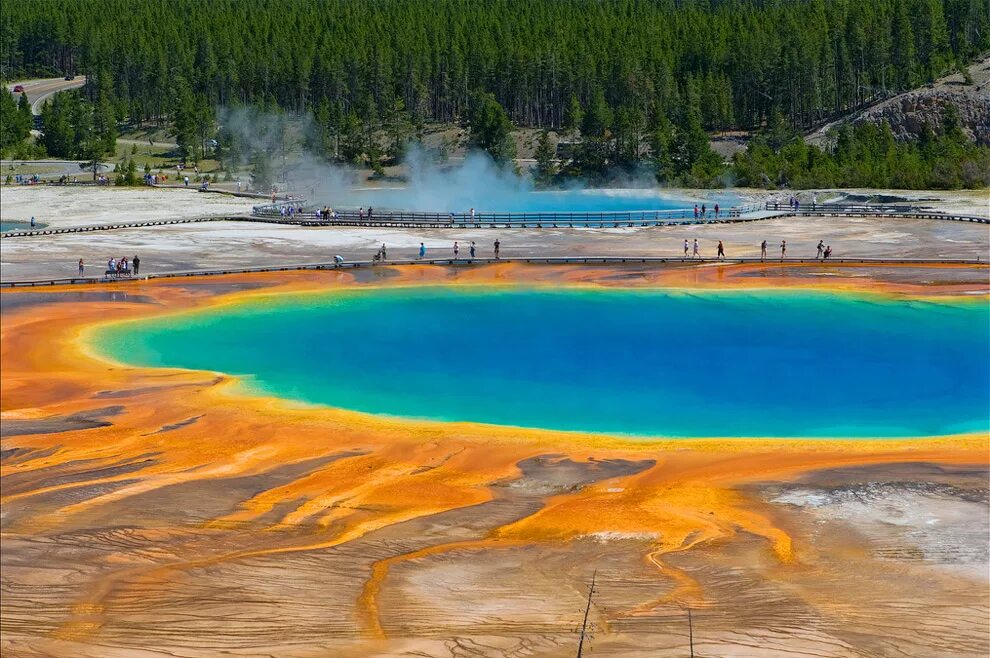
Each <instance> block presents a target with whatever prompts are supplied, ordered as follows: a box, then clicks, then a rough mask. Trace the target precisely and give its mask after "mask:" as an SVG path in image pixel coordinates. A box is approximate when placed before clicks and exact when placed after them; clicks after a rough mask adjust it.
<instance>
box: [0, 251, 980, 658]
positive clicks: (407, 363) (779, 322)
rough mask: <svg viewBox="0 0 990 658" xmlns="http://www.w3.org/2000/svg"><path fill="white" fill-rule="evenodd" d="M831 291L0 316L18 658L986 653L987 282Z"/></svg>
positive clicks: (102, 306) (551, 285) (354, 274)
mask: <svg viewBox="0 0 990 658" xmlns="http://www.w3.org/2000/svg"><path fill="white" fill-rule="evenodd" d="M811 271H814V270H809V269H808V268H800V267H799V268H793V267H789V266H781V265H775V264H766V265H762V264H755V265H719V266H716V267H701V268H695V267H688V268H684V267H674V268H655V267H649V266H644V267H638V266H604V267H595V266H578V267H568V266H526V265H517V264H498V265H485V266H467V267H453V268H452V267H443V266H430V265H424V266H396V267H392V266H381V267H378V268H375V269H373V270H366V271H365V270H354V271H343V270H342V271H324V272H296V273H292V272H285V273H277V274H253V275H250V274H249V275H236V276H226V277H216V278H210V279H206V280H201V279H190V280H183V279H176V280H158V281H147V282H143V283H141V284H138V285H133V284H126V283H121V284H109V285H107V286H103V287H101V288H100V290H98V291H96V290H82V291H79V290H63V289H59V288H49V289H46V290H45V291H44V292H38V291H32V290H28V291H12V292H6V293H4V297H3V301H4V323H3V327H2V331H3V343H2V345H3V359H4V373H3V377H4V379H3V382H4V416H3V420H4V444H3V446H4V451H5V452H4V458H5V462H4V480H3V482H4V490H3V496H4V497H3V509H4V515H3V524H4V526H3V527H4V535H3V540H4V577H5V581H4V587H5V589H4V596H3V600H2V605H3V620H4V633H3V642H4V649H5V651H4V653H5V655H6V654H8V653H10V655H31V656H34V655H72V656H101V657H102V656H131V655H146V654H147V652H148V651H149V647H154V649H152V653H151V654H150V655H156V653H155V652H159V653H160V652H162V651H165V652H167V653H172V654H174V655H196V656H213V655H221V654H224V653H235V654H236V653H242V654H244V655H262V654H270V655H278V656H316V655H339V656H366V655H389V656H391V655H396V656H398V655H438V656H439V655H453V656H456V655H460V653H459V652H460V650H459V649H457V648H456V647H458V646H469V647H475V648H477V647H481V648H478V649H477V650H476V651H475V650H474V649H472V651H474V652H475V653H476V654H477V655H486V656H487V655H491V656H501V655H515V654H517V653H519V652H524V653H531V654H533V655H542V656H570V655H574V650H575V645H576V637H575V633H574V628H576V627H578V626H579V625H581V624H582V613H583V610H584V606H585V605H586V602H587V584H588V582H589V581H590V578H591V576H592V573H593V572H596V571H597V580H596V582H597V583H598V584H597V586H596V591H595V593H594V595H593V606H592V608H591V611H590V618H591V623H592V624H594V626H595V628H596V629H598V630H596V636H597V638H596V639H595V643H594V651H595V653H596V654H600V655H615V656H681V655H685V652H686V651H688V650H689V649H690V647H689V646H688V645H689V637H688V632H687V628H686V625H685V624H686V620H685V616H684V615H685V612H686V609H688V608H690V609H691V610H692V613H693V620H694V622H693V623H694V624H695V626H694V631H693V632H694V634H695V635H694V638H695V639H694V642H695V644H694V648H695V650H697V651H698V654H699V655H722V654H726V655H739V656H784V655H794V654H795V653H804V654H806V655H817V656H849V657H860V656H868V655H869V656H872V655H894V654H902V655H903V654H907V655H958V656H977V655H982V654H984V653H985V652H986V650H987V647H988V644H987V641H986V636H985V633H984V630H985V627H984V624H983V620H985V616H986V614H987V606H986V601H985V574H984V573H983V572H984V570H985V565H986V564H987V554H986V535H987V534H988V533H990V528H988V527H987V524H986V523H985V522H984V521H985V515H984V514H983V511H984V510H985V506H986V500H985V488H984V481H985V468H986V450H987V444H986V443H987V439H986V432H987V426H988V419H987V406H986V398H987V395H988V381H987V370H986V368H985V367H984V366H985V364H986V363H987V360H988V355H987V350H988V347H987V340H986V335H987V331H988V321H990V319H988V311H987V304H986V299H987V298H986V291H985V290H984V289H983V288H982V284H980V283H978V281H979V276H982V274H981V273H980V272H979V271H978V272H977V274H978V277H977V278H976V279H973V278H971V277H970V271H968V270H960V269H958V268H956V269H953V268H952V267H945V268H941V269H931V270H927V271H922V270H919V269H917V268H915V269H912V270H911V272H913V274H912V275H911V278H922V277H923V278H924V279H926V280H927V281H929V283H927V284H924V285H922V284H917V283H910V282H905V281H904V278H905V277H904V276H903V274H901V273H899V272H897V271H892V272H888V273H883V272H879V271H877V270H872V269H870V268H866V269H863V268H858V269H857V268H851V269H849V268H838V269H836V270H835V271H833V272H832V274H833V276H830V277H828V278H827V279H824V280H822V279H819V278H816V277H809V276H808V274H809V273H810V272H811ZM984 273H985V272H984ZM864 275H865V276H866V277H867V278H864ZM947 335H951V336H952V340H951V341H949V342H947V341H945V340H944V337H945V336H947ZM864 583H868V586H867V585H865V584H864ZM918 583H923V586H924V589H925V594H924V596H923V597H921V596H918V589H917V588H918V587H919V585H918ZM950 620H951V625H952V627H953V632H952V633H951V634H947V633H946V632H945V630H944V629H945V627H946V625H947V624H950ZM877 625H881V626H883V627H884V628H886V629H888V630H887V631H885V632H884V633H877V632H876V631H875V628H876V627H877ZM908 629H910V630H908ZM25 647H27V649H25Z"/></svg>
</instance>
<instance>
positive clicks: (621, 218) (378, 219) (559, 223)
mask: <svg viewBox="0 0 990 658" xmlns="http://www.w3.org/2000/svg"><path fill="white" fill-rule="evenodd" d="M760 210H762V207H761V206H758V205H751V206H734V207H732V208H725V209H723V210H721V211H720V212H719V214H718V216H717V217H716V215H715V211H714V210H713V209H711V208H709V209H707V212H706V213H705V214H704V215H696V214H695V211H694V209H693V208H680V209H676V210H617V211H603V212H583V211H573V212H572V211H555V212H505V213H500V212H495V213H492V212H486V213H475V214H473V215H472V214H470V213H438V212H418V211H409V210H380V211H374V212H373V213H372V214H370V215H369V214H368V213H365V212H360V211H357V210H353V209H348V210H343V211H334V214H333V216H331V217H330V218H329V219H325V218H323V217H322V216H321V214H320V213H319V212H318V211H313V210H307V211H305V212H302V213H293V214H291V215H289V214H285V211H283V210H282V208H281V207H274V206H270V205H268V206H258V207H256V208H255V209H254V212H253V213H252V214H253V215H254V216H256V217H259V218H260V217H265V218H270V219H272V220H275V221H278V222H285V223H294V224H301V225H303V226H335V225H336V226H377V227H423V228H489V227H499V228H574V227H593V228H618V227H624V226H629V227H632V226H669V225H674V224H693V223H702V222H723V221H741V220H746V219H758V218H757V217H753V218H747V217H746V215H748V214H751V213H755V212H758V211H760Z"/></svg>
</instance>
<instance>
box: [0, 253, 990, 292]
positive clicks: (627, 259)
mask: <svg viewBox="0 0 990 658" xmlns="http://www.w3.org/2000/svg"><path fill="white" fill-rule="evenodd" d="M496 263H524V264H529V265H604V266H620V265H647V266H653V267H663V266H675V267H683V266H687V265H695V266H699V265H715V264H718V265H743V264H760V265H765V266H768V267H802V266H816V267H864V266H867V267H904V266H906V267H944V266H956V267H979V268H984V269H986V268H987V267H988V266H990V263H987V261H983V260H980V259H965V258H937V259H931V258H833V259H830V260H820V259H817V258H787V259H783V260H781V259H779V258H765V259H764V258H728V259H724V260H719V259H715V258H676V257H675V258H664V257H660V256H544V257H538V256H520V257H508V258H501V259H496V258H428V259H415V260H413V259H395V260H388V261H384V262H382V261H374V260H354V261H344V262H341V263H334V262H331V263H302V264H297V265H270V266H259V267H232V268H222V269H212V270H187V271H178V272H162V273H160V274H147V275H142V276H139V277H126V278H123V279H120V278H108V277H105V276H104V277H65V278H58V279H34V280H20V281H0V288H20V287H34V286H58V285H72V284H94V283H134V282H138V281H147V280H150V279H173V278H180V277H198V276H222V275H226V274H257V273H266V272H299V271H306V270H349V269H357V268H377V267H391V266H407V265H441V266H454V267H471V266H478V265H492V264H496Z"/></svg>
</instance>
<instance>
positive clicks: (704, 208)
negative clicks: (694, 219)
mask: <svg viewBox="0 0 990 658" xmlns="http://www.w3.org/2000/svg"><path fill="white" fill-rule="evenodd" d="M707 216H708V207H707V206H706V205H705V204H701V218H702V219H704V218H705V217H707Z"/></svg>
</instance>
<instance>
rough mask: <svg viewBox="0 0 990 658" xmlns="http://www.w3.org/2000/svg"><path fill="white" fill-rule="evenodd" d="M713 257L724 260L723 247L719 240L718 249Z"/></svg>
mask: <svg viewBox="0 0 990 658" xmlns="http://www.w3.org/2000/svg"><path fill="white" fill-rule="evenodd" d="M715 257H716V258H720V259H721V260H725V247H724V246H722V241H721V240H719V241H718V251H717V253H716V254H715Z"/></svg>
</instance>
